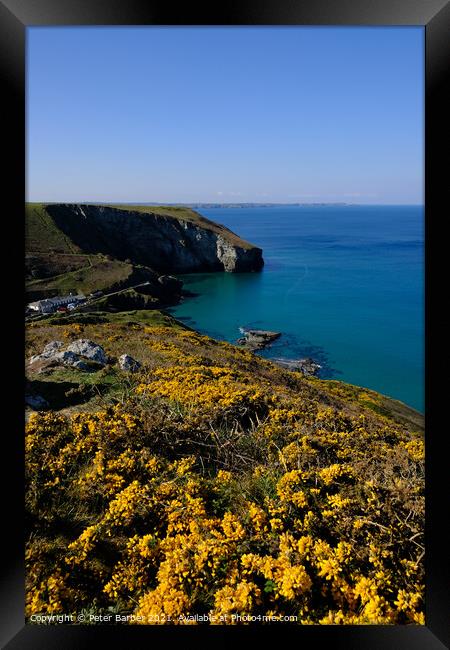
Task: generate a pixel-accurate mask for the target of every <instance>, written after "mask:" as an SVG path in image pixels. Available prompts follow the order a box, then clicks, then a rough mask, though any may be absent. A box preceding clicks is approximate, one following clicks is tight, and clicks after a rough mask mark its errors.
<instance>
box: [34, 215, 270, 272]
mask: <svg viewBox="0 0 450 650" xmlns="http://www.w3.org/2000/svg"><path fill="white" fill-rule="evenodd" d="M46 211H47V212H48V214H49V215H50V217H51V218H52V219H53V221H54V223H55V225H56V226H57V227H58V229H60V230H61V231H62V232H63V233H64V234H65V235H66V236H67V237H69V238H70V240H71V241H72V242H73V243H74V244H75V245H76V246H77V247H79V248H80V249H82V250H83V251H84V252H85V253H103V254H107V255H111V256H113V257H115V258H117V259H119V260H125V259H130V260H131V261H132V262H133V263H134V264H143V265H146V266H149V267H151V268H152V269H154V270H156V271H161V272H171V273H194V272H197V271H227V272H241V271H243V272H247V271H259V270H260V269H261V268H262V266H263V264H264V262H263V258H262V251H261V249H260V248H257V247H256V246H253V245H252V244H250V243H248V242H246V241H245V240H243V239H241V238H240V237H238V236H237V235H235V234H234V233H233V232H231V231H230V230H228V229H227V228H225V227H224V226H220V225H219V224H216V223H214V222H212V221H210V220H209V219H205V218H204V217H202V216H201V215H199V214H198V213H196V212H194V211H193V210H189V209H183V208H178V209H177V208H167V209H164V208H152V207H147V206H105V205H84V204H83V205H82V204H52V205H47V206H46Z"/></svg>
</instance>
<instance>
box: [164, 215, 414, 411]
mask: <svg viewBox="0 0 450 650" xmlns="http://www.w3.org/2000/svg"><path fill="white" fill-rule="evenodd" d="M198 211H199V212H200V213H201V214H203V215H204V216H206V217H208V218H209V219H212V220H213V221H216V222H218V223H222V224H223V225H225V226H227V227H228V228H230V229H231V230H233V231H234V232H236V233H237V234H239V235H240V236H241V237H243V238H245V239H247V240H248V241H250V242H252V243H253V244H255V245H257V246H259V247H261V248H262V249H263V256H264V260H265V266H264V270H263V271H262V272H261V273H239V274H231V273H202V274H190V275H183V276H180V277H181V279H182V280H183V281H184V283H185V288H186V289H188V290H189V291H191V292H193V293H195V294H197V295H196V296H195V297H189V298H185V299H184V300H183V302H182V303H181V304H180V305H178V306H176V307H175V308H173V309H171V310H170V311H171V313H172V314H173V315H174V316H176V317H177V318H179V319H181V320H183V321H184V322H186V324H188V325H190V326H192V327H195V328H196V329H198V330H199V331H201V332H204V333H207V334H210V335H211V336H214V337H216V338H218V339H223V340H227V341H230V342H234V341H236V339H237V338H238V337H239V336H240V332H239V327H254V328H261V329H270V330H277V331H280V332H282V333H283V335H282V337H281V338H280V339H279V340H278V341H277V342H276V343H275V344H274V345H273V346H272V347H271V348H270V349H268V350H265V351H263V352H261V353H260V354H262V355H263V356H266V357H269V358H270V357H284V358H290V359H293V358H301V357H304V356H310V357H312V358H313V359H315V360H317V361H318V362H319V363H321V364H322V366H323V367H322V370H321V376H322V377H323V378H326V379H328V378H334V379H339V380H343V381H346V382H349V383H352V384H357V385H360V386H366V387H368V388H372V389H374V390H377V391H379V392H381V393H383V394H385V395H389V396H391V397H394V398H396V399H399V400H401V401H403V402H405V403H406V404H408V405H410V406H412V407H413V408H415V409H417V410H419V411H421V412H423V410H424V209H423V207H422V206H357V205H349V206H331V205H330V206H301V207H295V206H283V207H267V208H263V207H261V208H258V207H254V208H209V209H199V210H198Z"/></svg>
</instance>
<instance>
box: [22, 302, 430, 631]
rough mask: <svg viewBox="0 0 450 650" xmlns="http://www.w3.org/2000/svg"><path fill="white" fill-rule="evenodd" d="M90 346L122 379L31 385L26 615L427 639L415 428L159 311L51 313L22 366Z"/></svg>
mask: <svg viewBox="0 0 450 650" xmlns="http://www.w3.org/2000/svg"><path fill="white" fill-rule="evenodd" d="M78 338H87V339H91V340H93V341H95V342H97V343H100V344H101V345H102V346H103V347H104V349H105V351H106V353H107V354H108V356H109V357H110V363H109V364H108V365H107V366H105V367H104V368H103V369H100V370H97V371H95V372H84V371H81V370H77V369H74V368H67V367H62V366H56V367H53V368H52V367H50V368H47V369H46V370H45V372H43V373H42V372H37V371H36V372H33V371H31V370H30V371H28V389H29V390H30V391H32V392H33V391H34V392H35V393H38V394H41V395H42V396H44V397H46V398H47V399H48V400H50V402H51V403H50V410H47V411H42V412H40V413H34V414H32V415H31V416H30V417H29V420H28V425H27V438H26V468H27V477H26V480H27V487H26V503H27V526H28V530H27V532H28V542H27V555H26V558H27V616H28V617H30V616H31V615H32V614H36V613H52V612H65V613H70V612H74V613H79V612H83V614H84V615H85V616H86V617H87V619H86V620H87V622H91V623H95V622H96V621H97V622H98V619H95V616H99V615H107V614H108V612H109V613H111V612H113V613H114V616H115V615H117V616H119V617H120V616H121V617H123V618H122V619H120V620H121V621H122V622H133V623H144V624H151V623H153V624H154V623H159V624H163V623H169V624H173V623H175V624H184V623H186V622H189V621H190V619H189V617H193V616H202V615H207V617H208V618H207V620H208V621H210V622H216V623H238V624H239V623H240V622H242V620H245V618H244V619H241V620H239V618H238V617H246V616H247V617H248V616H256V617H258V616H266V617H269V619H270V618H271V617H272V619H273V620H283V617H292V619H290V620H292V621H294V622H297V623H300V624H405V623H406V624H424V613H423V612H424V603H423V597H424V573H423V569H424V567H423V557H424V546H423V532H424V531H423V521H424V496H423V490H424V465H423V451H424V446H423V434H422V427H423V421H422V418H421V416H420V415H419V414H418V413H416V412H415V411H413V410H412V409H409V408H408V407H406V406H405V405H401V408H400V406H399V403H398V402H394V401H391V400H388V399H387V398H385V397H383V396H380V395H378V394H377V393H375V392H373V391H367V390H364V389H359V388H357V387H354V386H349V385H346V384H343V383H342V382H336V381H333V382H329V381H322V380H318V379H309V378H305V377H303V376H302V375H301V374H300V373H297V372H290V371H287V370H283V369H281V368H279V367H277V366H276V365H274V364H273V363H271V362H270V361H268V360H265V359H262V358H260V357H258V356H256V355H254V354H252V353H251V352H248V351H246V350H244V349H241V348H237V347H235V346H233V345H230V344H228V343H225V342H220V341H216V340H214V339H212V338H209V337H207V336H202V335H200V334H198V333H197V332H194V331H192V330H190V329H188V328H186V327H184V326H183V325H182V324H181V323H178V322H177V321H175V320H174V319H171V318H170V317H168V316H166V315H164V314H161V313H159V312H156V311H154V312H148V311H143V312H142V311H135V312H129V313H127V314H125V313H121V314H107V313H98V314H92V313H89V314H71V315H67V316H64V315H60V316H52V317H48V318H46V319H43V320H42V321H40V322H36V323H32V324H29V325H28V326H27V354H33V353H39V352H40V351H41V350H42V349H43V346H44V345H45V344H47V343H48V342H50V341H52V340H61V341H63V342H67V343H69V342H70V341H73V340H75V339H78ZM125 353H127V354H131V355H132V356H133V357H134V358H135V359H138V360H139V361H140V362H141V363H142V368H141V371H140V372H138V373H136V374H130V373H126V372H122V371H120V370H119V368H118V366H117V364H116V363H115V359H117V357H118V356H120V355H121V354H125ZM127 616H128V617H133V618H127ZM91 617H92V618H91ZM233 617H234V618H233ZM115 620H116V619H114V620H113V621H112V622H114V621H115ZM284 620H285V619H284ZM191 622H192V621H191Z"/></svg>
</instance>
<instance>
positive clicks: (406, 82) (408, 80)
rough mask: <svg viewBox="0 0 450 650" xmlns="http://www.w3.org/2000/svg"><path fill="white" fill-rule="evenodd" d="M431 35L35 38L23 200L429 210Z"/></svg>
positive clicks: (157, 33) (77, 31)
mask: <svg viewBox="0 0 450 650" xmlns="http://www.w3.org/2000/svg"><path fill="white" fill-rule="evenodd" d="M423 119H424V31H423V28H421V27H403V28H402V27H400V28H394V27H387V28H382V27H378V28H371V27H362V28H361V27H351V28H334V27H328V28H326V27H325V28H319V27H249V28H247V27H240V28H233V27H220V28H219V27H195V28H190V27H179V28H176V27H174V28H169V27H135V28H133V27H131V28H128V27H127V28H125V27H118V28H112V27H99V28H96V27H95V28H94V27H78V28H65V27H52V28H43V27H32V28H28V30H27V200H29V201H117V202H119V201H124V202H127V201H130V202H151V201H155V202H173V203H175V202H186V203H188V202H189V203H192V202H197V201H206V202H211V201H213V202H223V203H229V202H246V201H257V202H281V203H294V202H320V201H343V202H348V203H422V202H423V182H424V181H423V156H424V150H423V137H424V130H423Z"/></svg>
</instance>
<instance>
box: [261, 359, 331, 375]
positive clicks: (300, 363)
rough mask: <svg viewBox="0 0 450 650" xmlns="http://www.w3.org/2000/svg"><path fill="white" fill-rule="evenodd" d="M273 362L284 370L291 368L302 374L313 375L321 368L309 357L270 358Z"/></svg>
mask: <svg viewBox="0 0 450 650" xmlns="http://www.w3.org/2000/svg"><path fill="white" fill-rule="evenodd" d="M271 361H273V363H276V364H277V365H278V366H281V367H282V368H286V370H292V371H295V372H302V373H303V374H304V375H309V376H313V375H316V374H317V372H318V371H319V370H320V369H321V368H322V366H321V365H320V364H319V363H316V362H315V361H314V359H311V357H307V358H306V359H271Z"/></svg>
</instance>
